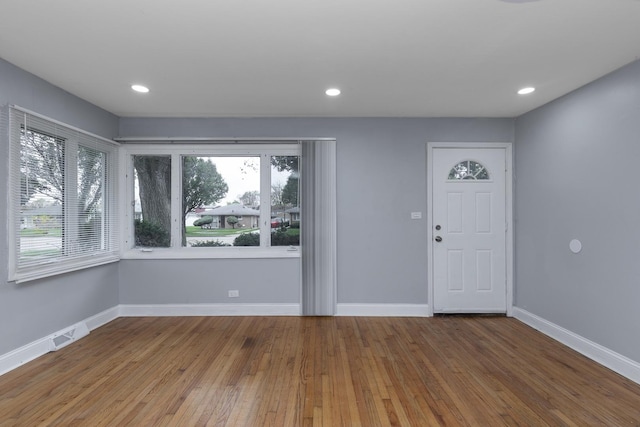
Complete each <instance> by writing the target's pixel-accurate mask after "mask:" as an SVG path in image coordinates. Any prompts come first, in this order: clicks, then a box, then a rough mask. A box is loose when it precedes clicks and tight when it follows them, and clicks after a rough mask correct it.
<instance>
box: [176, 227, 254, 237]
mask: <svg viewBox="0 0 640 427" xmlns="http://www.w3.org/2000/svg"><path fill="white" fill-rule="evenodd" d="M257 230H258V229H257V228H200V227H195V226H192V227H187V237H222V236H231V235H234V234H242V233H251V232H253V231H257Z"/></svg>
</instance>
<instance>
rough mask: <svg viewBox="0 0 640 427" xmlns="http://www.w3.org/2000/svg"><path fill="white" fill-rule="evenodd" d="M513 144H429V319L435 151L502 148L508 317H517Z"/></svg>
mask: <svg viewBox="0 0 640 427" xmlns="http://www.w3.org/2000/svg"><path fill="white" fill-rule="evenodd" d="M512 147H513V146H512V144H511V143H510V142H429V143H427V204H428V206H427V242H429V243H428V245H427V268H428V272H429V273H428V275H427V297H428V301H429V306H428V315H429V316H433V301H434V289H433V287H434V278H433V249H434V240H433V181H434V177H433V150H434V148H502V149H504V150H505V155H506V156H505V157H506V158H505V162H506V163H505V164H506V169H507V170H506V177H505V178H506V180H505V210H506V212H505V219H506V222H507V224H506V227H507V229H506V236H505V237H506V248H505V249H506V250H505V254H506V257H505V260H506V266H505V268H506V278H507V283H506V285H507V295H506V298H507V316H509V317H511V316H513V148H512Z"/></svg>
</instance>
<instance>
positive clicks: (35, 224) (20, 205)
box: [9, 108, 119, 282]
mask: <svg viewBox="0 0 640 427" xmlns="http://www.w3.org/2000/svg"><path fill="white" fill-rule="evenodd" d="M10 129H11V137H10V144H11V176H10V181H11V204H10V206H11V207H10V209H11V211H10V214H9V223H10V224H9V228H10V231H9V234H10V238H11V239H12V240H14V241H15V245H10V247H11V253H10V260H9V280H16V281H18V282H20V281H26V280H32V279H36V278H40V277H46V276H49V275H53V274H58V273H62V272H66V271H70V270H75V269H78V268H83V267H85V266H87V267H88V266H92V265H97V264H103V263H105V262H110V261H116V260H117V259H118V252H119V246H118V242H119V235H118V232H117V230H118V228H117V227H116V222H117V212H118V209H117V202H116V201H117V197H116V178H115V177H116V176H117V172H116V171H117V155H116V154H117V152H116V150H117V149H116V146H115V144H114V143H113V142H111V141H108V140H105V139H101V138H99V137H96V136H94V135H90V134H85V133H84V132H82V131H80V130H78V129H75V128H70V127H67V126H65V125H63V124H61V123H58V122H53V121H50V120H48V119H46V118H43V117H41V116H35V115H33V114H31V113H27V112H23V111H20V110H18V109H14V108H12V109H10Z"/></svg>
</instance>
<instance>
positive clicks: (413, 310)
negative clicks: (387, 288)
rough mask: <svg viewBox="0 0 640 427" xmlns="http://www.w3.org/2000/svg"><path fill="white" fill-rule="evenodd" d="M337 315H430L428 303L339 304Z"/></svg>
mask: <svg viewBox="0 0 640 427" xmlns="http://www.w3.org/2000/svg"><path fill="white" fill-rule="evenodd" d="M336 316H372V317H374V316H375V317H429V306H428V305H427V304H338V305H337V307H336Z"/></svg>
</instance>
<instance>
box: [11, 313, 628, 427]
mask: <svg viewBox="0 0 640 427" xmlns="http://www.w3.org/2000/svg"><path fill="white" fill-rule="evenodd" d="M41 425H59V426H92V427H93V426H204V425H212V426H367V427H369V426H432V425H433V426H438V425H446V426H458V425H462V426H500V425H509V426H515V425H526V426H546V425H549V426H561V425H566V426H592V425H606V426H638V425H640V385H638V384H635V383H633V382H632V381H629V380H626V379H624V378H623V377H621V376H619V375H617V374H615V373H613V372H611V371H609V370H607V369H606V368H603V367H602V366H600V365H598V364H596V363H594V362H592V361H590V360H588V359H586V358H585V357H583V356H581V355H579V354H578V353H575V352H574V351H572V350H570V349H568V348H567V347H564V346H563V345H561V344H559V343H557V342H555V341H553V340H551V339H550V338H548V337H545V336H544V335H542V334H540V333H538V332H537V331H534V330H533V329H531V328H529V327H527V326H526V325H524V324H522V323H520V322H519V321H517V320H515V319H509V318H504V317H435V318H364V317H355V318H354V317H173V318H171V317H163V318H119V319H117V320H115V321H113V322H111V323H109V324H107V325H105V326H103V327H101V328H99V329H97V330H95V331H93V332H92V333H91V334H90V335H89V336H88V337H86V338H83V339H82V340H80V341H78V342H76V343H74V344H72V345H70V346H68V347H66V348H64V349H62V350H60V351H58V352H55V353H49V354H47V355H45V356H43V357H41V358H39V359H37V360H35V361H33V362H31V363H29V364H27V365H25V366H22V367H20V368H18V369H16V370H14V371H12V372H9V373H7V374H5V375H3V376H1V377H0V426H41Z"/></svg>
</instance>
